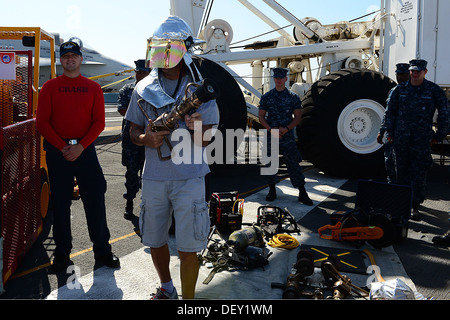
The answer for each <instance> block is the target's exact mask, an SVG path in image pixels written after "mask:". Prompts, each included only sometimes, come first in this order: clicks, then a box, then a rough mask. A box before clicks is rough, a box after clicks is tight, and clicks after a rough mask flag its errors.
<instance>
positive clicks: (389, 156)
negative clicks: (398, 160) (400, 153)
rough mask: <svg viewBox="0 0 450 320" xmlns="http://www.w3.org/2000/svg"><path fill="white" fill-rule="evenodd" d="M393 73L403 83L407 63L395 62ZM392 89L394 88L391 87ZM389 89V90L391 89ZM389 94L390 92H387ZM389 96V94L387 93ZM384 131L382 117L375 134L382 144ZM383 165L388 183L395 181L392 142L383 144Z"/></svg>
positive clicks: (407, 67) (407, 66)
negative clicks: (378, 129)
mask: <svg viewBox="0 0 450 320" xmlns="http://www.w3.org/2000/svg"><path fill="white" fill-rule="evenodd" d="M395 75H396V78H397V84H399V83H403V82H405V81H408V80H409V63H397V64H396V69H395ZM392 90H394V88H392ZM392 90H391V91H392ZM389 94H390V92H389ZM388 96H389V95H388ZM385 131H386V127H385V123H384V118H383V122H382V123H381V127H380V131H379V133H378V136H377V142H378V143H379V144H383V136H384V133H385ZM384 166H385V168H386V176H387V182H388V183H396V182H397V172H396V169H395V153H394V147H393V145H392V143H385V144H384Z"/></svg>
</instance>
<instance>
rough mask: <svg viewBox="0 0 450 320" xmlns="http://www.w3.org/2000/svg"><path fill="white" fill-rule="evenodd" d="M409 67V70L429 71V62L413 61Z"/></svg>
mask: <svg viewBox="0 0 450 320" xmlns="http://www.w3.org/2000/svg"><path fill="white" fill-rule="evenodd" d="M409 65H410V67H409V70H416V71H423V70H426V69H427V61H426V60H423V59H413V60H411V61H410V62H409Z"/></svg>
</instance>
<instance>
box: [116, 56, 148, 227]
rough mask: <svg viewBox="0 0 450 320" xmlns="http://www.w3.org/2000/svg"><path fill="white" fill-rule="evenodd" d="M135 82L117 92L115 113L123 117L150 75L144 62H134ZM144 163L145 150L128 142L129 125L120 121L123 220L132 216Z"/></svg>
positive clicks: (124, 121)
mask: <svg viewBox="0 0 450 320" xmlns="http://www.w3.org/2000/svg"><path fill="white" fill-rule="evenodd" d="M134 64H135V65H136V69H135V72H136V81H135V82H134V83H128V84H126V85H124V86H123V87H122V88H121V89H120V90H119V97H118V99H117V111H118V112H119V113H120V114H121V115H122V116H124V115H125V113H126V112H127V109H128V104H129V103H130V100H131V94H132V93H133V90H134V87H135V86H136V83H138V82H139V81H140V80H141V79H143V78H145V77H146V76H147V75H148V74H149V73H150V68H146V67H145V60H144V59H141V60H136V61H135V62H134ZM144 161H145V148H144V147H143V146H137V145H135V144H134V143H133V142H131V140H130V123H129V122H128V121H127V120H125V119H123V121H122V165H123V166H125V167H126V168H127V170H126V172H125V188H126V190H127V191H126V192H125V193H124V194H123V197H124V198H125V199H126V200H127V203H126V206H125V213H124V215H123V216H124V218H125V219H127V220H131V219H132V218H133V217H134V215H133V200H134V198H135V197H136V194H137V193H138V192H139V189H140V187H141V178H140V173H142V167H143V166H144Z"/></svg>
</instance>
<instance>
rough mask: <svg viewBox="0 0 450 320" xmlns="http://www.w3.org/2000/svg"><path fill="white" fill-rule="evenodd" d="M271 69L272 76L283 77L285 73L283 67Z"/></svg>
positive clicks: (285, 70)
mask: <svg viewBox="0 0 450 320" xmlns="http://www.w3.org/2000/svg"><path fill="white" fill-rule="evenodd" d="M272 71H273V77H274V78H284V77H286V75H287V69H285V68H273V69H272Z"/></svg>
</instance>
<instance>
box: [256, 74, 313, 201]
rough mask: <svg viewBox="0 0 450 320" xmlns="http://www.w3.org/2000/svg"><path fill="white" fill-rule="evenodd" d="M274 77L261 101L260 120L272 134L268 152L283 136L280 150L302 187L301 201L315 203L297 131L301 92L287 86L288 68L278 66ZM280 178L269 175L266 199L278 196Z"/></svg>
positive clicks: (288, 167)
mask: <svg viewBox="0 0 450 320" xmlns="http://www.w3.org/2000/svg"><path fill="white" fill-rule="evenodd" d="M273 80H274V82H275V88H273V89H271V90H270V91H268V92H267V93H265V94H264V95H263V96H262V97H261V99H260V103H259V121H260V123H261V124H262V125H263V126H264V128H266V129H267V130H268V131H269V133H271V134H269V135H268V145H269V147H268V152H270V150H271V148H270V143H271V140H272V139H279V151H280V153H281V154H282V155H283V159H284V161H285V163H286V167H287V170H288V174H289V178H290V180H291V183H292V185H293V186H294V187H295V188H298V189H299V196H298V201H299V202H302V203H303V204H306V205H312V204H313V202H312V200H311V199H310V198H309V196H308V193H307V192H306V190H305V176H304V175H303V173H302V168H301V167H300V162H301V161H302V157H301V154H300V151H299V150H298V148H297V144H296V142H295V136H294V131H293V130H294V129H295V128H296V127H297V125H298V124H299V123H300V120H301V116H302V103H301V100H300V98H299V96H298V95H297V94H295V93H294V92H292V91H291V90H289V89H288V88H286V81H287V70H286V69H284V68H274V69H273ZM266 115H267V118H266ZM273 129H278V133H279V134H278V137H274V136H273V133H274V132H271V130H273ZM278 181H279V180H278V177H277V175H276V174H275V175H272V176H269V193H268V195H267V197H266V201H273V200H275V199H276V197H277V195H276V189H275V185H276V183H277V182H278Z"/></svg>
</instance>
